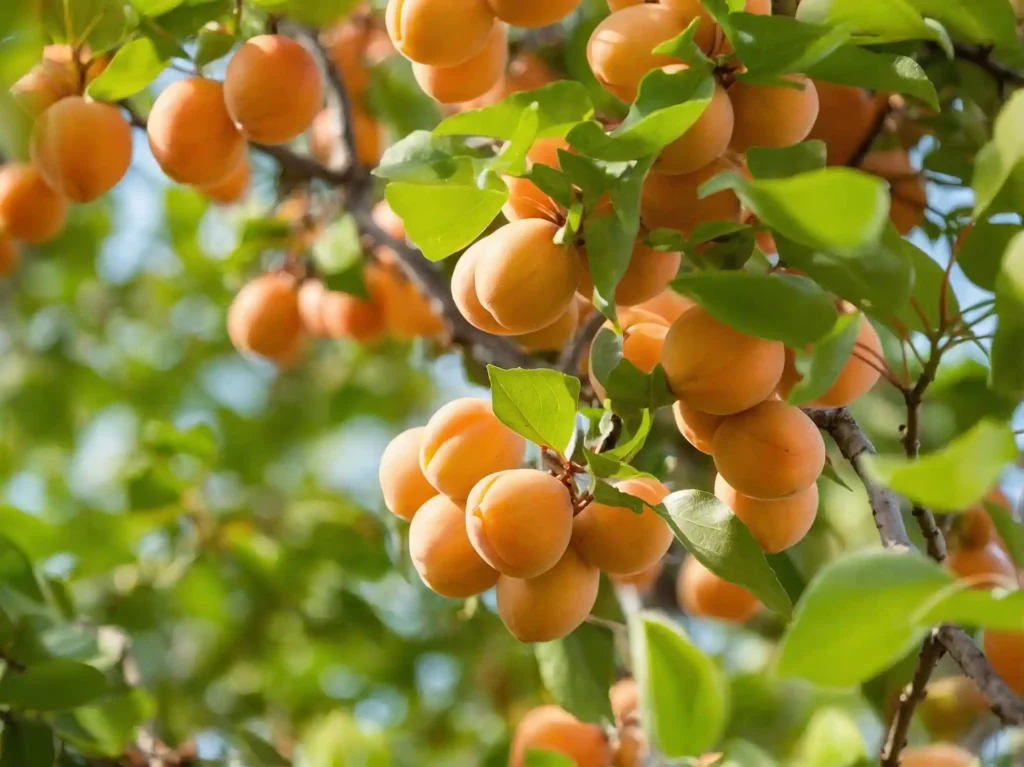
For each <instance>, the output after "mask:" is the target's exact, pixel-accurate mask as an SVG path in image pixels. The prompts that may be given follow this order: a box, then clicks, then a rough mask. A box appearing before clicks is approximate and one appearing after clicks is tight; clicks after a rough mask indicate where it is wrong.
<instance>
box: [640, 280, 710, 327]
mask: <svg viewBox="0 0 1024 767" xmlns="http://www.w3.org/2000/svg"><path fill="white" fill-rule="evenodd" d="M696 305H697V302H696V301H694V300H693V299H692V298H687V297H686V296H683V295H680V294H679V293H676V292H675V291H674V290H672V289H670V288H666V289H665V290H663V291H661V293H659V294H658V295H656V296H655V297H654V298H649V299H647V300H646V301H644V302H643V303H640V304H637V305H636V308H637V309H643V310H644V311H648V312H653V313H654V314H657V315H658V316H660V317H662V318H664V320H665V321H666V322H668V323H669V324H670V325H671V324H672V323H673V322H675V321H676V320H678V319H679V318H680V317H682V316H683V312H685V311H686V310H687V309H690V308H692V307H694V306H696Z"/></svg>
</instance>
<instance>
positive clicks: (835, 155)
mask: <svg viewBox="0 0 1024 767" xmlns="http://www.w3.org/2000/svg"><path fill="white" fill-rule="evenodd" d="M814 88H815V90H816V91H817V92H818V119H817V120H815V122H814V126H813V127H812V128H811V132H810V133H808V134H807V138H808V139H818V140H820V141H824V142H825V149H826V151H827V158H828V159H827V162H828V164H829V165H846V164H847V163H849V162H850V161H851V160H852V159H853V158H854V155H855V154H857V151H858V150H859V149H860V147H861V144H863V143H864V141H866V140H867V139H868V137H869V136H870V135H871V132H872V129H873V128H874V125H875V120H876V119H877V118H878V105H877V103H876V102H875V100H874V99H873V98H872V97H871V94H870V93H868V92H867V91H866V90H864V89H863V88H856V87H854V86H852V85H838V84H837V83H828V82H824V81H822V80H814Z"/></svg>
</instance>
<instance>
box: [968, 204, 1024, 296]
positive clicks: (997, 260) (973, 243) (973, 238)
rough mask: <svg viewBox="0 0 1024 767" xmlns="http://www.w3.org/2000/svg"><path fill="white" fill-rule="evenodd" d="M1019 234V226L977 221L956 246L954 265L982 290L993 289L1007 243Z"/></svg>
mask: <svg viewBox="0 0 1024 767" xmlns="http://www.w3.org/2000/svg"><path fill="white" fill-rule="evenodd" d="M1021 231H1022V229H1021V227H1020V225H1019V224H1004V223H992V222H989V221H980V222H978V223H977V224H974V225H973V226H972V227H971V229H970V231H969V232H966V233H965V234H964V235H963V239H962V240H961V241H959V242H958V243H957V246H956V247H957V259H956V262H957V263H958V264H959V265H960V268H961V269H963V272H964V274H966V275H967V279H969V280H970V281H971V282H973V283H974V284H975V285H977V286H978V287H979V288H984V289H985V290H993V291H994V290H995V289H996V278H997V277H998V276H999V269H1000V267H1001V266H1002V263H1003V254H1005V253H1006V251H1007V248H1008V247H1009V245H1010V241H1011V240H1013V238H1014V237H1015V236H1016V235H1017V234H1019V233H1020V232H1021Z"/></svg>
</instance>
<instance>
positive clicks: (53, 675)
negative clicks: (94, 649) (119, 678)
mask: <svg viewBox="0 0 1024 767" xmlns="http://www.w3.org/2000/svg"><path fill="white" fill-rule="evenodd" d="M107 689H108V686H107V680H106V679H105V678H104V676H103V674H101V673H100V672H99V671H97V670H96V669H95V668H93V667H92V666H87V665H86V664H84V663H78V662H76V661H71V660H53V661H47V662H46V663H40V664H38V665H34V666H30V667H29V668H27V669H26V670H25V671H14V670H13V669H10V668H8V669H7V671H6V672H5V673H4V675H3V678H0V704H3V705H8V706H13V707H15V708H24V709H29V710H30V711H64V710H67V709H72V708H78V707H79V706H83V705H85V704H86V703H90V702H92V701H93V700H95V699H96V698H99V697H100V696H101V695H103V694H104V693H106V692H107Z"/></svg>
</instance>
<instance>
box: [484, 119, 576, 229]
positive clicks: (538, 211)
mask: <svg viewBox="0 0 1024 767" xmlns="http://www.w3.org/2000/svg"><path fill="white" fill-rule="evenodd" d="M560 149H562V150H565V151H567V152H568V151H571V147H570V146H569V142H567V141H566V140H565V139H564V138H559V137H552V138H541V139H537V140H536V141H534V142H533V146H531V147H530V150H529V151H528V152H527V153H526V159H527V160H528V161H529V163H530V167H533V166H534V165H547V166H548V167H551V168H554V169H555V170H559V169H560V168H561V163H560V162H559V159H558V150H560ZM504 181H505V185H506V186H507V187H508V201H507V202H506V203H505V205H504V207H502V209H501V212H502V213H504V214H505V218H507V219H508V220H509V221H519V220H520V219H523V218H544V219H547V220H548V221H556V220H557V219H558V217H559V215H560V214H561V208H560V207H559V205H558V203H556V202H555V201H554V200H552V199H551V198H550V197H548V196H547V195H546V194H544V192H542V191H541V190H540V188H539V187H538V186H537V185H536V184H534V183H533V182H532V181H530V180H529V179H528V178H518V177H516V176H505V177H504Z"/></svg>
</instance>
